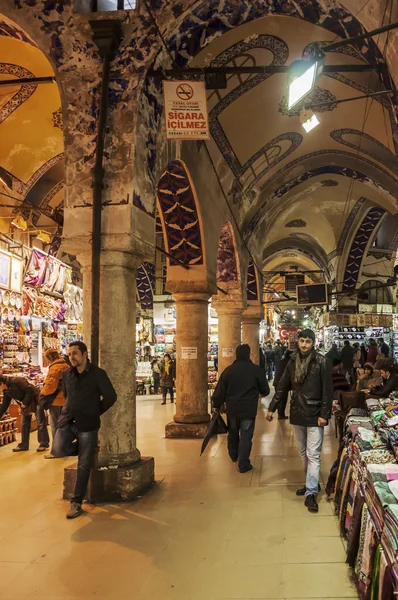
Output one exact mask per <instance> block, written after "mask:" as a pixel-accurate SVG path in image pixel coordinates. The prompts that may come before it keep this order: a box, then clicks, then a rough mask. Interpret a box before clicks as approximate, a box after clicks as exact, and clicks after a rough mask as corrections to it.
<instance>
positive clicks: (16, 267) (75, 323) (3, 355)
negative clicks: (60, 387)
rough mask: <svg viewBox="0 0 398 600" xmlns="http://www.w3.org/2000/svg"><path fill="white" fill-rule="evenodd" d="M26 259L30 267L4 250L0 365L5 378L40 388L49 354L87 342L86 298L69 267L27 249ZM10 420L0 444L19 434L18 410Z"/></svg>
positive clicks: (12, 408)
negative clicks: (16, 378)
mask: <svg viewBox="0 0 398 600" xmlns="http://www.w3.org/2000/svg"><path fill="white" fill-rule="evenodd" d="M24 255H25V257H27V258H26V268H24V261H23V259H22V258H21V257H20V256H13V255H12V254H10V253H7V252H5V251H0V365H1V368H2V373H3V374H4V375H9V376H21V377H25V378H26V379H27V380H28V381H30V382H31V383H32V384H33V385H35V386H36V387H39V388H40V387H41V386H42V385H43V381H44V373H43V354H44V352H45V351H46V350H47V349H49V348H54V349H56V350H57V351H59V352H60V353H64V352H65V350H66V346H67V345H68V344H69V343H70V342H72V341H75V340H79V339H80V340H81V339H82V337H83V331H82V319H83V298H82V290H81V289H80V288H78V287H77V286H74V285H72V284H71V283H70V280H71V268H70V267H68V266H67V265H65V264H64V263H62V262H61V261H59V260H57V259H56V258H54V257H52V256H49V255H47V254H46V253H45V252H42V251H41V250H37V249H33V250H32V251H31V250H29V249H27V248H24ZM8 416H9V418H10V419H11V422H10V423H7V420H6V421H4V420H2V421H1V427H0V444H2V443H3V444H4V443H7V442H9V441H13V439H14V438H15V431H16V429H17V428H18V429H20V423H19V417H20V415H19V408H18V406H17V405H15V404H11V406H10V411H9V415H8ZM13 432H14V433H13Z"/></svg>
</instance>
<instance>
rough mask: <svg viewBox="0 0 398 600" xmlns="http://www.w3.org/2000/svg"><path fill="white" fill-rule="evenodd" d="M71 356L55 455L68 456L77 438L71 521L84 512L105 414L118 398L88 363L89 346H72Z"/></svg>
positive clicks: (102, 373) (105, 377)
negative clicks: (84, 501)
mask: <svg viewBox="0 0 398 600" xmlns="http://www.w3.org/2000/svg"><path fill="white" fill-rule="evenodd" d="M68 357H69V360H70V363H71V365H72V366H71V368H70V369H68V370H67V371H64V373H63V375H62V388H63V392H64V395H65V398H66V401H65V406H64V407H63V409H62V412H61V416H60V417H59V419H58V423H57V431H56V433H55V438H54V441H53V446H52V454H53V455H54V456H56V457H61V456H68V454H70V452H71V448H72V447H73V440H74V439H77V447H78V457H79V458H78V464H77V477H76V485H75V491H74V494H73V496H72V498H71V506H70V510H69V512H68V514H67V515H66V518H67V519H74V518H75V517H78V516H79V515H80V514H81V512H82V502H83V500H84V497H85V495H86V492H87V486H88V481H89V478H90V472H91V468H92V466H93V462H94V457H95V452H96V449H97V444H98V430H99V428H100V426H101V415H102V414H103V413H104V412H106V411H107V410H108V409H109V408H111V406H113V404H114V403H115V402H116V399H117V396H116V392H115V390H114V388H113V386H112V384H111V382H110V380H109V377H108V375H107V374H106V373H105V371H104V370H103V369H100V368H99V367H96V366H94V365H92V364H91V363H90V361H89V360H88V355H87V346H86V345H85V344H84V343H83V342H72V343H71V344H69V347H68Z"/></svg>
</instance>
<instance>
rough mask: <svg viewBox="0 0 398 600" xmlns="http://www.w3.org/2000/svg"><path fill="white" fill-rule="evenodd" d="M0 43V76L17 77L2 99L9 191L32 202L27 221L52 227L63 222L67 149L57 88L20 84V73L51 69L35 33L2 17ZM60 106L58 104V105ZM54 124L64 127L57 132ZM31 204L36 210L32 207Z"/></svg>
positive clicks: (2, 160)
mask: <svg viewBox="0 0 398 600" xmlns="http://www.w3.org/2000/svg"><path fill="white" fill-rule="evenodd" d="M0 45H1V52H0V54H1V58H2V62H1V63H0V76H1V79H15V82H16V85H15V86H14V87H10V88H6V90H5V91H6V92H8V89H9V92H8V94H7V95H6V96H5V99H4V101H3V103H1V102H0V128H1V129H0V140H1V142H0V166H1V167H2V169H3V172H4V173H5V174H6V175H7V176H8V181H10V182H11V183H10V189H11V195H12V194H13V195H16V194H18V195H19V197H20V198H21V199H22V200H24V203H25V204H24V206H25V205H26V206H27V207H28V208H26V210H25V209H23V212H24V214H25V215H26V216H27V218H28V219H29V221H30V222H31V223H32V224H33V225H35V226H39V227H43V229H45V228H46V227H45V226H46V225H47V226H48V227H49V231H50V232H51V233H54V227H52V228H51V229H50V225H51V226H53V225H54V223H56V224H57V225H59V226H62V223H63V214H62V213H63V181H64V162H63V161H64V154H63V135H62V129H63V128H62V114H61V109H60V98H59V93H58V88H57V86H56V85H54V86H53V85H50V87H48V86H47V88H45V87H44V86H40V85H37V84H22V85H18V80H19V79H21V78H32V77H36V76H47V75H50V74H52V73H53V70H52V68H51V66H50V64H49V63H48V61H47V59H46V58H45V56H44V54H43V53H42V52H41V50H40V49H39V48H38V46H37V45H36V43H35V42H34V41H33V40H32V39H31V37H30V36H29V35H27V34H26V33H25V32H24V31H23V30H22V29H21V28H20V27H19V26H18V25H17V24H14V23H12V22H11V21H9V20H8V19H6V18H1V17H0ZM10 59H11V60H10ZM47 104H48V106H47ZM54 104H55V106H54ZM53 107H54V108H53ZM56 107H58V110H54V109H55V108H56ZM53 113H54V114H53ZM10 117H11V118H10ZM60 117H61V118H60ZM55 128H57V129H58V130H60V132H58V133H55V134H54V133H53V132H55V131H56V129H55ZM12 141H13V142H14V145H15V149H14V148H13V146H12ZM18 206H19V205H18V204H17V205H16V208H15V211H18V210H19V209H18ZM30 206H32V207H33V208H36V209H37V210H34V211H33V212H32V211H31V210H30V208H29V207H30ZM4 211H5V212H6V209H4ZM15 211H14V212H15ZM54 211H56V213H55V212H54ZM49 219H50V221H49ZM51 221H52V223H51ZM59 234H60V231H57V232H56V233H55V234H54V240H53V243H52V245H51V247H50V248H51V249H52V250H54V251H55V250H56V249H57V247H58V246H59V243H60V241H61V240H60V235H59Z"/></svg>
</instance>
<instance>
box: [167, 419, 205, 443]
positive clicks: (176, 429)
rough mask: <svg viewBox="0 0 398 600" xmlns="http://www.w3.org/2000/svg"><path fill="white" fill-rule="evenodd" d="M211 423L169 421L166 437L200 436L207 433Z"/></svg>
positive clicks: (201, 437) (202, 436)
mask: <svg viewBox="0 0 398 600" xmlns="http://www.w3.org/2000/svg"><path fill="white" fill-rule="evenodd" d="M208 426H209V423H175V422H174V421H172V422H171V423H167V425H166V438H199V439H203V438H204V437H205V435H206V431H207V428H208Z"/></svg>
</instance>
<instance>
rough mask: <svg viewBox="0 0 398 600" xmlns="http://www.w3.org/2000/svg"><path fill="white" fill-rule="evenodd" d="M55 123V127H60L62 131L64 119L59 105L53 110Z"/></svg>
mask: <svg viewBox="0 0 398 600" xmlns="http://www.w3.org/2000/svg"><path fill="white" fill-rule="evenodd" d="M53 125H54V127H58V129H61V131H62V130H63V128H64V121H63V118H62V109H61V107H59V109H58V110H56V111H55V112H53Z"/></svg>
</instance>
